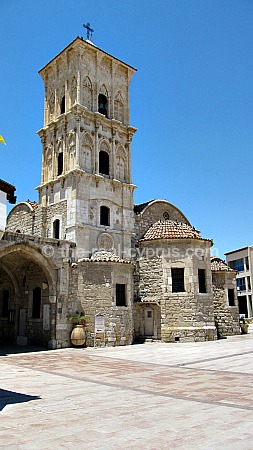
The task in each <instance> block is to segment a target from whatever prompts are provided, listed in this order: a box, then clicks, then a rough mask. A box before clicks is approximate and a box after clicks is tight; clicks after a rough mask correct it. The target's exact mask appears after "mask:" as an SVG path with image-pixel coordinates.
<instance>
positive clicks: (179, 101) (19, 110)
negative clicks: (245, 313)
mask: <svg viewBox="0 0 253 450" xmlns="http://www.w3.org/2000/svg"><path fill="white" fill-rule="evenodd" d="M86 22H90V23H91V25H92V27H93V28H94V30H95V32H94V35H93V41H94V43H95V44H96V45H97V46H98V47H100V48H101V49H103V50H105V51H106V52H108V53H110V54H112V55H113V56H115V57H117V58H119V59H122V60H123V61H125V62H126V63H128V64H130V65H132V66H134V67H136V68H137V69H138V72H137V73H136V74H135V76H134V78H133V79H132V84H131V125H133V126H135V127H137V128H138V132H137V133H136V134H135V136H134V138H133V145H132V165H133V167H132V168H133V182H134V183H135V184H136V185H137V186H138V189H136V191H135V197H134V199H135V203H142V202H145V201H147V200H151V199H154V198H158V199H166V200H168V201H169V202H171V203H173V204H175V205H176V206H177V207H178V208H179V209H181V210H182V212H183V213H184V214H185V215H186V216H187V217H188V219H189V220H190V222H191V223H192V225H194V226H195V227H196V228H197V229H200V230H201V234H202V236H203V237H206V238H211V239H213V240H214V251H215V252H216V253H218V254H219V256H221V257H223V253H224V252H226V251H230V250H233V249H235V248H239V247H243V246H246V245H251V244H253V236H252V224H253V196H252V192H253V177H252V168H253V25H252V24H253V1H252V0H127V1H125V0H121V1H120V0H108V1H105V0H94V1H92V2H91V1H86V0H50V1H49V0H1V40H0V55H1V71H0V83H1V91H0V134H2V135H3V136H4V138H5V140H6V142H7V145H6V146H4V145H3V144H0V164H1V165H0V178H2V179H4V180H6V181H8V182H10V183H13V184H14V185H15V186H16V188H17V196H18V201H22V200H27V199H28V198H29V199H30V200H37V192H36V191H34V187H36V186H38V185H39V183H40V170H41V145H40V139H39V137H38V136H37V135H36V132H37V131H38V130H39V129H40V128H42V126H43V96H44V88H43V83H42V80H41V78H40V76H39V75H38V70H39V69H41V68H42V67H43V66H44V65H45V64H46V63H47V62H49V61H50V60H51V59H52V58H53V57H54V56H55V55H56V54H58V53H59V52H60V51H61V50H63V48H65V47H66V46H67V45H68V44H69V43H70V42H71V41H72V40H73V39H75V37H76V36H83V37H85V30H84V29H83V27H82V25H83V23H86Z"/></svg>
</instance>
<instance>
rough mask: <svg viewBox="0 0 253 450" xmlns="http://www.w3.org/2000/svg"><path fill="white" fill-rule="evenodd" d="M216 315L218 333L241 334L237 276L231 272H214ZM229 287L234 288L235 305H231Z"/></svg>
mask: <svg viewBox="0 0 253 450" xmlns="http://www.w3.org/2000/svg"><path fill="white" fill-rule="evenodd" d="M212 281H213V299H214V317H215V323H216V327H217V332H218V335H220V336H231V335H234V334H240V326H239V312H238V300H237V294H236V285H235V276H234V274H231V273H229V272H225V271H223V272H212ZM228 289H233V290H234V298H235V306H229V303H228Z"/></svg>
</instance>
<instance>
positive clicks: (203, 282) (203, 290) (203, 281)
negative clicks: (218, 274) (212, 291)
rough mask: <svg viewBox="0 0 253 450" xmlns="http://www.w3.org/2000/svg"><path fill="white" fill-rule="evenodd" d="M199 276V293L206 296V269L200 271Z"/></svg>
mask: <svg viewBox="0 0 253 450" xmlns="http://www.w3.org/2000/svg"><path fill="white" fill-rule="evenodd" d="M198 276H199V292H200V293H201V294H205V293H206V271H205V269H199V270H198Z"/></svg>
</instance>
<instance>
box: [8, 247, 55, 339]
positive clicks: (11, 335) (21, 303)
mask: <svg viewBox="0 0 253 450" xmlns="http://www.w3.org/2000/svg"><path fill="white" fill-rule="evenodd" d="M55 269H56V268H55V267H54V265H53V264H52V261H51V260H50V259H49V258H45V257H44V256H43V254H42V253H41V251H40V250H39V248H37V247H36V246H34V245H28V244H20V243H18V244H15V243H14V244H13V243H11V244H9V245H7V246H4V247H3V248H2V249H1V251H0V343H12V344H14V343H17V344H21V345H26V344H28V345H38V346H43V347H51V348H53V347H54V345H53V342H54V340H55V316H56V311H55V305H56V303H55V299H56V270H55Z"/></svg>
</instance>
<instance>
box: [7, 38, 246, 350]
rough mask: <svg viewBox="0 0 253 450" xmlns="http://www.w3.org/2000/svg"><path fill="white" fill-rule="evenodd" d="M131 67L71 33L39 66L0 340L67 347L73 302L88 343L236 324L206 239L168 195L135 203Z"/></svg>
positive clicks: (205, 334)
mask: <svg viewBox="0 0 253 450" xmlns="http://www.w3.org/2000/svg"><path fill="white" fill-rule="evenodd" d="M134 72H135V69H133V68H132V67H131V66H129V65H127V64H125V63H123V62H122V61H119V60H118V59H116V58H114V57H112V56H110V55H108V54H107V53H105V52H103V51H102V50H100V49H99V48H97V47H95V46H94V45H93V44H92V43H90V42H88V41H84V40H82V39H81V38H77V39H75V40H74V41H73V42H72V43H71V44H70V45H69V46H68V47H67V48H66V49H64V50H63V51H62V52H61V53H60V54H59V55H58V56H56V58H54V59H53V60H52V61H51V62H50V63H49V64H47V65H46V66H45V67H44V68H43V69H42V70H41V71H40V74H41V76H42V78H43V81H44V84H45V113H44V127H43V128H42V129H41V130H40V131H39V132H38V134H39V136H40V138H41V143H42V176H41V184H40V186H38V188H37V190H38V193H39V202H38V203H36V202H31V201H29V200H28V201H26V202H21V203H19V204H18V205H17V206H15V207H14V208H13V210H12V211H11V212H10V214H9V216H8V221H7V226H6V232H5V234H4V236H3V237H2V239H1V240H0V342H4V341H5V342H17V343H19V344H26V343H27V344H36V345H44V346H48V347H50V348H62V347H67V346H69V345H70V333H71V329H72V325H71V324H70V323H69V322H68V320H67V316H68V315H70V314H73V313H75V312H76V311H79V312H84V313H85V315H86V316H87V328H86V345H88V346H92V345H94V342H95V343H96V345H113V346H115V345H128V344H131V343H133V341H134V339H136V338H142V339H145V338H149V339H159V340H162V341H165V342H175V341H182V342H184V341H200V340H201V341H202V340H210V339H216V337H217V329H216V324H215V321H216V322H218V324H219V330H221V332H222V333H223V334H225V333H227V334H231V333H237V332H238V328H237V327H236V306H233V307H231V306H228V305H227V303H226V301H225V293H226V292H227V289H230V285H231V283H232V284H233V283H234V281H233V277H234V274H232V272H230V273H227V274H226V275H223V274H222V275H221V274H220V273H219V274H216V273H215V274H213V279H212V272H211V265H210V247H211V245H212V241H210V240H209V239H204V238H202V237H201V236H200V233H199V231H197V230H195V228H193V227H192V226H191V225H190V222H189V220H188V219H187V218H186V217H185V216H184V214H183V213H182V212H181V211H180V210H179V209H178V208H176V207H175V206H174V205H172V204H170V203H169V202H167V201H166V200H153V201H151V202H147V203H144V204H142V205H135V206H134V204H133V192H134V189H135V186H134V185H133V184H132V179H131V140H132V136H133V135H134V133H135V131H136V129H135V128H133V127H131V126H130V125H129V85H130V80H131V77H132V76H133V74H134ZM222 277H223V278H222ZM231 277H232V278H231ZM213 293H214V295H213ZM231 308H232V309H231ZM98 315H100V316H101V317H103V320H104V328H103V329H102V331H98V330H97V329H96V327H95V323H96V317H97V316H98Z"/></svg>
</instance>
